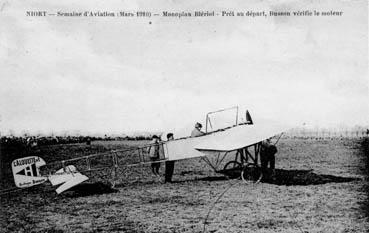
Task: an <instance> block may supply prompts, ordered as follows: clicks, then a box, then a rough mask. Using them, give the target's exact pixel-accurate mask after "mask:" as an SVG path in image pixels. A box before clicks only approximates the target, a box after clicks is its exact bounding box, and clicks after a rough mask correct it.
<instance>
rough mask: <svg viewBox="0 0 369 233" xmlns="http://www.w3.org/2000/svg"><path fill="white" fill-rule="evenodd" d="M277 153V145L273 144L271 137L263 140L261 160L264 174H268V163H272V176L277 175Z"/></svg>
mask: <svg viewBox="0 0 369 233" xmlns="http://www.w3.org/2000/svg"><path fill="white" fill-rule="evenodd" d="M276 153H277V147H276V146H275V145H273V144H271V140H270V138H268V139H267V140H265V141H262V142H261V150H260V162H261V169H262V172H263V175H265V176H266V175H267V172H268V164H269V165H270V169H271V171H272V174H271V176H272V178H273V177H274V175H275V154H276Z"/></svg>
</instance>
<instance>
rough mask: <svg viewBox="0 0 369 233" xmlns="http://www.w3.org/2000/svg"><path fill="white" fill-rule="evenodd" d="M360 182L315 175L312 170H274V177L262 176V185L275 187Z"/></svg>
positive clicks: (348, 178)
mask: <svg viewBox="0 0 369 233" xmlns="http://www.w3.org/2000/svg"><path fill="white" fill-rule="evenodd" d="M356 180H361V179H358V178H353V177H341V176H333V175H324V174H316V173H314V172H312V170H284V169H276V170H275V175H274V177H273V176H271V175H270V174H266V175H264V176H263V179H262V180H261V181H262V182H264V183H270V184H276V185H318V184H326V183H344V182H351V181H356Z"/></svg>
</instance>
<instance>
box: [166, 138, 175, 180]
mask: <svg viewBox="0 0 369 233" xmlns="http://www.w3.org/2000/svg"><path fill="white" fill-rule="evenodd" d="M167 140H168V141H171V140H174V136H173V134H172V133H168V134H167ZM173 172H174V161H166V162H165V182H166V183H167V182H172V176H173Z"/></svg>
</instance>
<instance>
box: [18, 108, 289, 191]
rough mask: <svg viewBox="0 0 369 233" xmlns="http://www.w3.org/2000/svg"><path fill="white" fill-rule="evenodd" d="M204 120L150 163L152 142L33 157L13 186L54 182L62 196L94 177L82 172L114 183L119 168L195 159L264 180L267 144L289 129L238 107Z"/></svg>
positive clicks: (162, 146) (167, 143) (25, 161)
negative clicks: (224, 120) (223, 121)
mask: <svg viewBox="0 0 369 233" xmlns="http://www.w3.org/2000/svg"><path fill="white" fill-rule="evenodd" d="M223 113H232V114H231V115H233V116H232V119H231V121H232V122H228V124H227V125H225V126H224V125H223V126H222V127H216V126H215V124H214V119H216V117H214V116H216V115H218V114H223ZM240 118H241V120H240ZM205 122H206V123H205V132H204V133H205V134H204V135H203V136H199V137H183V138H179V139H175V140H171V141H162V142H160V145H159V146H160V151H161V153H160V158H159V159H158V160H157V161H152V160H150V158H149V155H148V152H147V151H148V148H149V147H151V146H153V145H152V144H146V145H144V146H139V147H136V148H132V149H124V150H112V151H109V152H106V153H98V154H91V155H87V156H82V157H77V158H72V159H66V160H62V161H57V162H51V163H49V164H47V165H46V162H45V160H43V159H42V158H40V157H38V156H29V157H25V158H19V159H16V160H14V161H13V162H12V171H13V176H14V182H15V185H16V186H17V187H18V188H27V187H31V186H35V185H40V184H42V183H44V182H46V181H50V183H51V184H52V185H53V186H58V188H57V189H56V192H57V193H58V194H60V193H62V192H64V191H66V190H68V189H70V188H72V187H74V186H76V185H78V184H80V183H82V182H84V181H86V180H88V179H89V178H88V177H87V176H86V175H84V174H82V173H86V172H94V171H98V170H102V169H110V171H111V180H112V182H111V183H112V184H113V185H115V181H116V176H117V172H118V169H122V168H124V169H127V168H129V167H134V166H145V165H148V164H151V163H154V162H155V163H163V162H166V161H178V160H184V159H193V158H201V159H203V160H204V161H205V162H206V163H207V164H208V165H209V166H210V167H211V168H212V169H214V171H215V172H218V173H223V174H225V175H228V176H232V174H234V172H239V173H240V174H241V175H240V176H241V178H242V179H243V180H244V181H247V182H259V181H260V180H261V178H262V176H263V173H262V171H261V169H260V166H259V155H260V150H261V145H262V141H263V140H265V139H268V138H271V137H273V136H276V135H281V133H283V132H284V131H285V130H286V127H285V126H283V125H281V124H275V123H272V121H271V122H268V123H265V122H263V123H258V122H253V120H252V118H251V115H250V113H249V111H248V110H246V111H245V112H244V114H239V108H238V107H232V108H226V109H221V110H218V111H214V112H209V113H208V114H207V115H206V118H205ZM230 157H231V158H230ZM226 158H228V159H226ZM224 161H228V162H226V163H224ZM44 167H46V168H47V169H42V172H40V168H44Z"/></svg>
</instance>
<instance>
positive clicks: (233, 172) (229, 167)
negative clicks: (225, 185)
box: [223, 161, 242, 179]
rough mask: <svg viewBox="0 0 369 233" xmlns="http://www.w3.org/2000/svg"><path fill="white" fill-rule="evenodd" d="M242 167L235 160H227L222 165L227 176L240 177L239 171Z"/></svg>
mask: <svg viewBox="0 0 369 233" xmlns="http://www.w3.org/2000/svg"><path fill="white" fill-rule="evenodd" d="M241 169H242V164H241V163H240V162H237V161H229V162H228V163H226V165H224V168H223V171H224V173H225V174H226V175H227V176H228V177H229V178H232V179H234V178H237V177H240V171H241Z"/></svg>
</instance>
